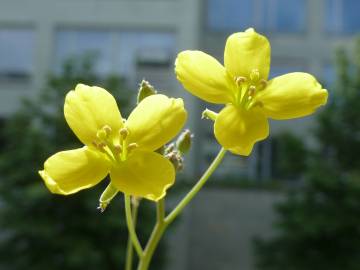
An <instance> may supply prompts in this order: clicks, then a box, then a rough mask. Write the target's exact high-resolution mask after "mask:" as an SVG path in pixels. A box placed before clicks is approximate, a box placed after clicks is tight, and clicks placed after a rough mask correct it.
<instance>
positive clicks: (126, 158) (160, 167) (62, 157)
mask: <svg viewBox="0 0 360 270" xmlns="http://www.w3.org/2000/svg"><path fill="white" fill-rule="evenodd" d="M64 115H65V119H66V121H67V123H68V124H69V126H70V128H71V129H72V130H73V132H74V133H75V135H76V136H77V137H78V138H79V140H80V141H81V142H82V143H84V144H85V146H84V147H82V148H79V149H74V150H69V151H62V152H59V153H56V154H55V155H53V156H51V157H50V158H49V159H47V160H46V162H45V164H44V170H42V171H39V174H40V175H41V177H42V178H43V180H44V181H45V184H46V186H47V187H48V189H49V190H50V191H51V192H53V193H57V194H62V195H68V194H72V193H75V192H78V191H80V190H82V189H85V188H90V187H92V186H94V185H96V184H97V183H99V182H100V181H101V180H103V179H104V178H105V177H106V175H107V174H108V173H110V178H111V183H112V184H113V186H115V187H116V188H117V189H118V190H119V191H122V192H124V193H125V194H128V195H133V196H138V197H145V198H147V199H149V200H155V201H156V200H159V199H160V198H162V197H163V196H165V194H166V189H167V188H168V187H170V186H171V185H172V184H173V183H174V180H175V170H174V167H173V165H172V164H171V163H170V161H169V160H167V159H166V158H164V157H163V156H162V155H160V154H158V153H156V152H154V151H155V150H156V149H158V148H159V147H161V146H162V145H164V144H165V143H167V142H168V141H169V140H171V139H172V138H173V137H174V136H175V135H176V134H177V133H178V132H179V131H180V129H181V128H182V127H183V125H184V123H185V121H186V117H187V113H186V111H185V109H184V104H183V101H182V99H173V98H168V97H166V96H164V95H152V96H149V97H147V98H145V99H144V100H143V101H141V102H140V103H139V105H138V106H137V107H136V108H135V109H134V110H133V111H132V113H131V114H130V116H129V118H128V119H127V120H125V119H123V118H122V117H121V114H120V111H119V109H118V107H117V104H116V101H115V99H114V97H113V96H112V95H111V94H110V93H109V92H107V91H106V90H105V89H103V88H100V87H96V86H93V87H90V86H87V85H83V84H78V85H77V86H76V88H75V90H72V91H70V92H69V93H68V94H67V96H66V98H65V105H64Z"/></svg>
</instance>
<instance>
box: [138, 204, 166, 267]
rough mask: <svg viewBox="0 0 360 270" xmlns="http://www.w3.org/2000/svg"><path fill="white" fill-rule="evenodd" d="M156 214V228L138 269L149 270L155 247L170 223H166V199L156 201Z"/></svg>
mask: <svg viewBox="0 0 360 270" xmlns="http://www.w3.org/2000/svg"><path fill="white" fill-rule="evenodd" d="M156 216H157V222H156V225H155V228H154V230H153V232H152V233H151V236H150V239H149V241H148V243H147V245H146V248H145V250H144V253H143V255H144V256H143V257H142V259H141V260H140V262H139V266H138V270H147V269H148V267H149V265H150V262H151V259H152V257H153V254H154V252H155V249H156V247H157V245H158V243H159V241H160V239H161V237H162V235H163V234H164V232H165V229H166V227H167V225H168V224H166V223H165V219H164V217H165V201H164V199H161V200H159V201H158V202H157V203H156Z"/></svg>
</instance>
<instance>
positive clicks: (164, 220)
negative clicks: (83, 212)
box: [137, 148, 226, 270]
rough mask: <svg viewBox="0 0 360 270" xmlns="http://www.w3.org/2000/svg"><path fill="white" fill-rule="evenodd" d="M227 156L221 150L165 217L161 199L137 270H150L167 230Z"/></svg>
mask: <svg viewBox="0 0 360 270" xmlns="http://www.w3.org/2000/svg"><path fill="white" fill-rule="evenodd" d="M225 154H226V150H225V149H224V148H221V149H220V151H219V153H218V154H217V156H216V157H215V159H214V160H213V162H212V163H211V164H210V166H209V167H208V169H207V170H206V171H205V173H204V174H203V176H202V177H201V178H200V179H199V181H198V182H197V183H196V184H195V185H194V187H193V188H192V189H191V190H190V191H189V192H188V193H187V194H186V195H185V197H184V198H183V199H182V200H181V201H180V202H179V204H178V205H177V206H176V207H175V208H174V210H172V211H171V213H170V214H169V215H168V216H166V217H165V200H164V199H161V200H159V201H158V202H157V203H156V216H157V222H156V225H155V227H154V230H153V232H152V234H151V236H150V239H149V241H148V243H147V245H146V248H145V250H144V252H143V253H142V257H140V262H139V266H138V268H137V270H147V269H148V267H149V265H150V262H151V259H152V256H153V254H154V252H155V249H156V247H157V245H158V243H159V241H160V240H161V237H162V236H163V234H164V232H165V231H166V228H167V227H168V226H169V225H170V224H171V223H172V222H173V221H174V220H175V218H176V217H177V216H178V215H179V214H180V213H181V212H182V211H183V210H184V208H185V207H186V206H187V205H188V204H189V203H190V201H191V200H192V199H193V198H194V197H195V195H196V194H197V193H198V192H199V191H200V190H201V188H202V187H203V186H204V184H205V183H206V182H207V180H208V179H209V178H210V176H211V175H212V174H213V173H214V172H215V170H216V168H217V167H218V166H219V165H220V163H221V161H222V160H223V158H224V156H225Z"/></svg>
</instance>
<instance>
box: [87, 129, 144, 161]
mask: <svg viewBox="0 0 360 270" xmlns="http://www.w3.org/2000/svg"><path fill="white" fill-rule="evenodd" d="M128 135H129V130H128V129H127V128H122V129H120V131H119V132H118V134H115V133H114V132H113V130H112V129H111V127H109V126H108V125H105V126H104V127H102V128H101V129H99V130H98V131H97V132H96V140H95V141H93V145H94V146H95V147H96V149H98V150H99V151H100V152H102V153H104V154H106V155H107V156H108V157H109V158H110V160H111V161H113V162H121V161H125V160H126V159H127V157H128V155H129V153H130V152H131V151H132V150H134V149H135V148H137V147H138V145H137V143H130V144H129V143H128V142H127V137H128Z"/></svg>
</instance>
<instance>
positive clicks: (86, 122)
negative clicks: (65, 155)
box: [64, 84, 123, 145]
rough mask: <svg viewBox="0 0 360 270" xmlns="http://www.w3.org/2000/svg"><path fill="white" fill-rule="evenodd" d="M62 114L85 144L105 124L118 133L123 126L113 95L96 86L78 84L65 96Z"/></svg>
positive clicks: (89, 143) (93, 137)
mask: <svg viewBox="0 0 360 270" xmlns="http://www.w3.org/2000/svg"><path fill="white" fill-rule="evenodd" d="M64 114H65V118H66V121H67V123H68V124H69V126H70V128H71V129H72V130H73V132H74V133H75V134H76V136H77V137H78V138H79V139H80V141H81V142H83V143H84V144H86V145H91V144H92V142H93V141H94V140H95V139H96V132H97V130H99V129H101V128H102V127H104V126H105V125H108V126H110V127H111V128H112V130H113V133H112V134H118V131H119V129H120V128H121V127H122V126H123V122H122V118H121V115H120V112H119V109H118V107H117V104H116V101H115V99H114V97H113V96H112V95H111V94H110V93H109V92H108V91H106V90H105V89H103V88H100V87H97V86H92V87H91V86H87V85H84V84H78V85H77V86H76V88H75V90H72V91H70V92H69V93H68V94H67V95H66V98H65V105H64Z"/></svg>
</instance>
